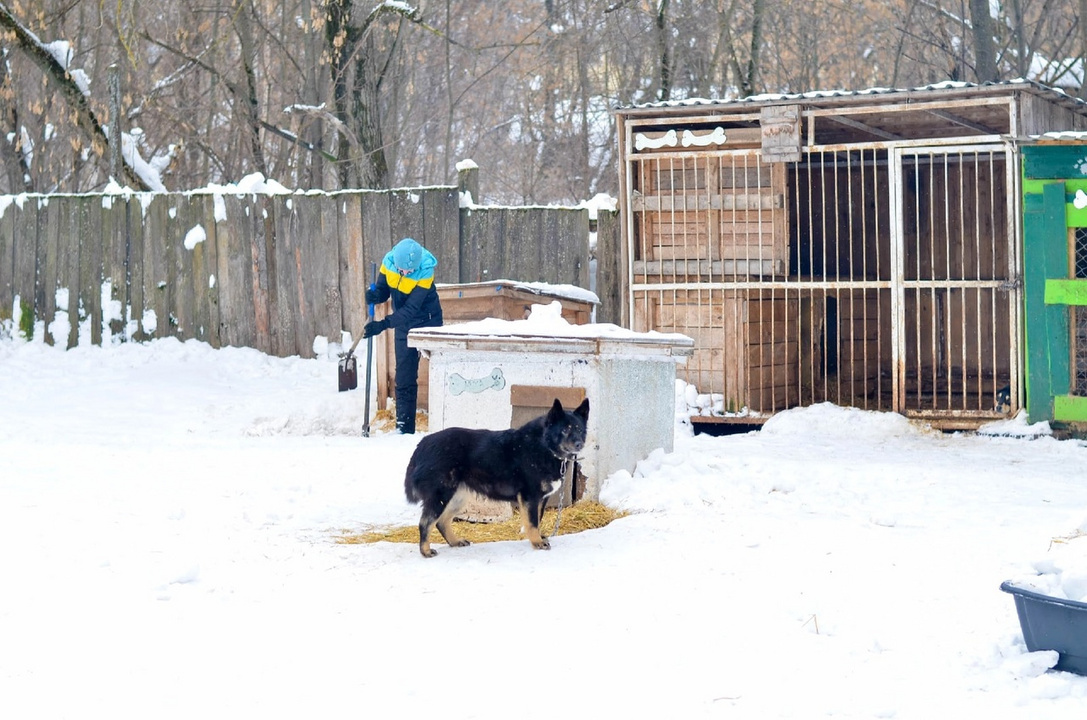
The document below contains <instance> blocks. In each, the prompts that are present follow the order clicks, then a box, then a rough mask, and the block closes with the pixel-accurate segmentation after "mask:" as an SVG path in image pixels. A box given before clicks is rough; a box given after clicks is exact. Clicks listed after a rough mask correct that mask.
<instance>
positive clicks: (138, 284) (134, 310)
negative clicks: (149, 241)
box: [124, 195, 150, 342]
mask: <svg viewBox="0 0 1087 720" xmlns="http://www.w3.org/2000/svg"><path fill="white" fill-rule="evenodd" d="M143 201H144V196H143V195H128V196H126V200H125V203H124V218H125V220H124V222H125V245H126V248H127V249H126V252H127V254H128V268H127V282H128V302H129V306H128V310H127V317H128V319H129V320H132V321H134V326H135V330H134V332H133V333H132V339H133V340H135V341H137V342H140V341H143V340H146V339H148V338H149V337H150V335H148V334H147V333H146V332H145V331H144V327H143V324H144V317H143V315H144V309H145V308H146V307H147V303H146V301H145V293H146V289H145V286H144V282H143V252H144V227H143Z"/></svg>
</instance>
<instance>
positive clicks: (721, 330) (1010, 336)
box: [627, 133, 1021, 425]
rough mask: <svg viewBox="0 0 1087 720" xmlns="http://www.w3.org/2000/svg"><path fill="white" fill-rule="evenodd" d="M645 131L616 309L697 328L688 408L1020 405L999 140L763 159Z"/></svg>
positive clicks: (657, 323) (1006, 175)
mask: <svg viewBox="0 0 1087 720" xmlns="http://www.w3.org/2000/svg"><path fill="white" fill-rule="evenodd" d="M660 134H662V135H663V133H660ZM649 135H650V134H649V133H646V136H647V137H646V138H645V139H644V144H643V146H642V147H643V148H644V149H643V150H642V151H641V152H640V153H637V154H633V155H631V156H629V157H628V164H627V173H628V175H627V177H628V184H629V187H631V188H632V190H633V193H632V202H631V205H630V211H631V212H630V213H629V216H628V218H627V223H628V225H627V238H628V247H627V250H628V253H629V257H630V258H631V263H630V266H629V272H630V275H629V278H628V279H629V287H630V290H631V292H630V296H629V302H630V307H629V312H630V317H631V319H632V327H634V329H637V330H659V331H664V332H681V333H685V334H687V335H690V336H692V337H693V338H694V339H695V354H694V356H693V357H692V358H691V360H690V361H689V362H688V364H687V367H686V368H683V369H681V370H680V377H681V378H682V379H684V380H686V381H687V382H688V383H690V385H692V386H694V387H696V388H697V392H698V394H699V398H700V399H699V402H700V403H702V408H701V411H700V412H701V414H705V415H716V416H730V415H740V416H749V415H768V414H771V413H774V412H778V411H780V410H784V409H787V408H789V407H793V406H797V405H811V404H814V403H818V402H824V401H829V402H833V403H835V404H838V405H844V406H854V407H861V408H865V409H871V410H888V411H896V412H901V413H904V414H907V415H913V416H920V417H926V418H929V419H931V420H932V421H934V422H942V423H943V424H945V425H955V424H956V423H959V422H962V423H963V424H967V425H968V424H970V423H976V422H977V421H978V420H979V419H985V418H993V417H1000V416H1002V415H1004V414H1006V413H1008V412H1011V411H1012V410H1013V409H1015V408H1017V407H1018V406H1019V398H1020V395H1021V389H1020V386H1019V380H1018V378H1019V374H1020V373H1019V360H1018V357H1019V355H1018V349H1019V330H1018V327H1019V295H1020V293H1021V290H1020V287H1019V283H1018V277H1019V274H1020V272H1019V267H1018V262H1019V252H1018V247H1019V231H1018V223H1017V222H1015V220H1014V218H1016V217H1017V215H1016V210H1017V205H1016V198H1017V187H1018V179H1017V176H1016V163H1015V162H1014V157H1015V156H1014V154H1013V148H1012V147H1011V146H1010V145H1003V144H1001V145H976V146H963V145H958V146H952V145H948V146H946V147H938V146H925V147H909V146H905V147H896V146H894V145H893V144H888V143H882V144H873V145H872V146H864V147H858V146H852V147H847V146H836V147H827V146H823V147H811V148H805V149H804V150H803V155H802V157H801V159H800V161H798V162H789V163H771V162H769V161H768V160H767V159H766V158H764V157H763V156H762V154H761V153H760V152H759V151H758V150H755V149H752V150H721V151H716V152H699V151H691V150H687V151H684V150H682V149H675V148H673V147H670V146H661V147H658V146H656V145H651V144H650V143H653V142H655V141H656V138H655V137H651V136H649ZM636 139H641V138H640V137H639V138H636ZM919 145H920V144H919ZM1005 399H1006V400H1007V402H1004V400H1005Z"/></svg>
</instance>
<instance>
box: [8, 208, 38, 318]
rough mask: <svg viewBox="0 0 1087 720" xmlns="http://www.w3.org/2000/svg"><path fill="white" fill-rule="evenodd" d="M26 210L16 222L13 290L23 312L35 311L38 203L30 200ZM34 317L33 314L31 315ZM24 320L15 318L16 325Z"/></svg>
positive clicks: (24, 313)
mask: <svg viewBox="0 0 1087 720" xmlns="http://www.w3.org/2000/svg"><path fill="white" fill-rule="evenodd" d="M24 207H25V211H24V212H21V213H19V215H18V216H17V219H16V223H15V255H14V265H13V267H14V277H13V280H12V290H13V291H14V294H15V297H17V298H19V306H20V308H21V312H22V314H23V315H24V316H25V315H26V314H27V313H33V311H34V278H35V276H36V271H37V267H36V262H37V252H38V203H37V201H36V200H30V201H28V202H27V203H26V204H25V206H24ZM30 317H31V318H33V315H32V314H31V315H30ZM21 322H23V318H22V317H16V318H15V327H16V328H18V327H19V325H20V323H21Z"/></svg>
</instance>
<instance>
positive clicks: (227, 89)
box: [0, 0, 1087, 205]
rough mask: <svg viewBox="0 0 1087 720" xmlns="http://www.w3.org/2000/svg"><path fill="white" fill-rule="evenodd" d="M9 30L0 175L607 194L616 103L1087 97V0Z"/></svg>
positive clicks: (349, 10) (47, 184) (576, 1)
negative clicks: (876, 90)
mask: <svg viewBox="0 0 1087 720" xmlns="http://www.w3.org/2000/svg"><path fill="white" fill-rule="evenodd" d="M0 44H2V49H3V60H4V62H3V63H0V162H2V168H3V169H2V171H0V193H11V194H14V193H22V192H40V193H54V192H93V191H100V190H102V189H104V188H105V187H106V185H107V183H108V182H109V180H110V177H111V168H112V169H113V173H112V175H113V176H116V175H119V174H123V175H124V177H123V178H118V180H117V182H118V183H119V184H121V185H126V186H128V187H133V188H135V189H165V190H170V191H183V190H189V189H195V188H202V187H206V186H208V185H209V184H224V183H229V182H236V181H237V180H238V179H240V178H242V177H244V176H247V175H250V174H252V173H256V172H259V173H262V174H263V175H264V176H265V177H266V178H268V179H272V180H275V181H277V182H279V183H281V184H283V185H285V186H286V187H289V188H304V189H324V190H329V191H335V190H341V189H347V188H372V189H382V188H391V187H411V186H421V185H432V184H456V177H457V174H456V166H457V163H458V162H459V161H463V160H466V159H471V160H473V161H474V162H475V163H476V164H477V165H479V166H480V167H481V168H482V170H483V172H482V173H481V179H482V182H481V187H480V189H479V195H480V197H476V198H474V199H475V201H476V202H477V203H493V204H511V205H524V204H569V203H577V202H580V201H582V200H584V199H587V198H591V197H593V196H594V195H596V194H598V193H607V194H610V195H615V194H617V184H618V177H617V169H616V168H617V163H616V159H615V152H616V140H615V137H614V133H615V123H614V122H613V121H612V119H611V117H610V114H609V111H610V110H611V109H612V108H613V107H615V106H616V105H629V104H636V103H645V102H653V101H662V100H681V99H684V98H690V97H713V98H730V97H742V96H748V95H751V94H757V93H767V92H803V91H808V90H813V89H849V90H854V89H863V88H868V87H915V86H919V85H925V84H929V83H934V82H939V81H943V80H965V81H970V82H984V81H989V80H1006V79H1012V78H1019V77H1030V78H1031V79H1035V80H1039V81H1041V82H1043V83H1046V84H1050V85H1054V86H1058V87H1062V88H1064V89H1065V90H1066V91H1067V92H1069V93H1070V94H1075V95H1080V96H1081V97H1082V96H1083V93H1084V90H1083V88H1082V85H1083V83H1082V75H1083V67H1084V64H1083V63H1084V58H1085V55H1087V0H1012V2H996V0H957V1H955V0H860V1H859V2H845V1H841V0H838V1H826V0H809V1H808V2H804V3H796V2H791V1H789V0H499V1H495V0H418V1H417V2H414V3H407V2H391V1H388V0H387V1H386V2H378V0H365V1H362V0H166V1H160V2H153V1H151V0H97V1H96V0H7V1H5V2H0ZM111 97H112V102H111ZM114 117H119V122H118V123H114V121H113V120H114ZM122 132H123V133H124V138H125V139H126V142H123V143H122V142H119V141H118V140H117V138H119V137H121V133H122ZM122 147H123V148H125V153H124V156H123V159H122V157H121V154H120V149H121V148H122ZM111 150H112V151H113V152H112V153H111ZM142 161H146V167H148V168H151V170H152V171H153V172H152V173H151V176H152V177H154V178H159V179H161V187H156V188H149V187H148V180H147V177H148V174H147V173H145V172H144V173H141V172H137V171H135V170H136V169H137V168H138V166H139V164H140V163H141V162H142ZM122 162H123V163H124V169H123V170H121V163H122Z"/></svg>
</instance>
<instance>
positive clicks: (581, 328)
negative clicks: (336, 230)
mask: <svg viewBox="0 0 1087 720" xmlns="http://www.w3.org/2000/svg"><path fill="white" fill-rule="evenodd" d="M412 335H448V336H451V337H453V336H455V337H465V336H469V337H479V338H510V337H516V338H578V339H586V340H591V339H605V340H620V341H625V342H637V341H648V342H653V343H662V344H675V345H678V346H681V347H693V345H694V341H693V340H692V339H691V338H690V337H688V336H686V335H683V334H680V333H662V332H657V331H655V330H654V331H650V332H637V331H634V330H627V329H626V328H621V327H619V326H618V325H613V324H611V323H589V324H586V325H574V324H571V323H570V322H568V321H567V320H566V318H564V317H563V316H562V303H560V302H559V301H558V300H555V301H552V302H551V303H549V304H547V305H533V306H532V308H531V310H530V311H529V316H528V317H527V318H525V319H524V320H500V319H498V318H487V319H485V320H473V321H471V322H464V323H456V324H452V325H443V326H441V327H428V328H420V329H419V330H413V331H412Z"/></svg>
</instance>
